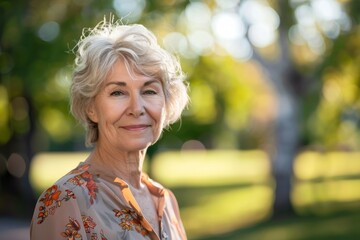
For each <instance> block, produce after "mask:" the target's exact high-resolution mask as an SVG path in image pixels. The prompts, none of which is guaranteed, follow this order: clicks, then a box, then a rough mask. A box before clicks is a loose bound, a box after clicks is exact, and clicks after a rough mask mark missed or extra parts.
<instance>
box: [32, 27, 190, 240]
mask: <svg viewBox="0 0 360 240" xmlns="http://www.w3.org/2000/svg"><path fill="white" fill-rule="evenodd" d="M88 33H89V34H88V35H87V36H84V37H82V38H81V39H80V41H79V43H78V45H77V57H76V59H75V71H74V74H73V79H72V85H71V111H72V113H73V115H74V116H75V118H76V119H78V120H79V121H80V122H81V123H82V124H84V126H85V128H86V130H87V134H86V144H87V145H88V146H89V145H90V146H91V145H94V149H93V151H92V152H91V154H90V155H89V157H88V158H87V159H86V160H85V161H84V162H82V163H80V164H79V166H78V167H77V168H75V169H74V170H72V171H71V172H69V173H68V174H67V175H65V176H64V177H62V178H61V179H60V180H58V181H57V182H56V183H55V184H54V185H53V186H52V187H50V188H49V189H47V190H46V191H45V192H44V193H43V194H42V195H41V196H40V197H39V200H38V202H37V205H36V207H35V212H34V216H33V219H32V224H31V239H32V240H37V239H39V240H43V239H89V240H90V239H186V234H185V231H184V228H183V225H182V222H181V219H180V215H179V209H178V205H177V202H176V199H175V197H174V195H173V194H172V193H171V192H170V191H169V190H167V189H165V188H163V187H162V186H161V185H160V184H158V183H156V182H154V181H153V180H151V179H150V178H149V177H148V176H147V175H146V174H145V173H143V172H142V166H143V162H144V158H145V154H146V150H147V148H148V147H149V146H150V145H152V144H154V143H155V142H156V141H157V140H158V139H159V137H160V135H161V132H162V130H163V128H165V127H167V126H168V125H169V124H171V123H173V122H175V121H177V120H178V118H179V117H180V115H181V112H182V110H183V109H184V107H185V106H186V104H187V102H188V95H187V87H186V85H185V83H184V76H183V74H182V71H181V69H180V65H179V63H178V61H177V60H176V59H175V58H174V57H172V56H171V55H170V54H169V53H168V52H166V51H165V50H163V49H162V48H160V47H159V45H158V44H157V42H156V38H155V37H154V35H153V34H152V33H151V32H150V31H148V30H147V29H146V28H145V27H143V26H142V25H128V26H125V25H121V24H119V23H113V22H110V23H109V22H106V21H104V22H102V23H100V24H99V25H98V26H97V27H95V28H94V29H92V30H90V31H89V32H88Z"/></svg>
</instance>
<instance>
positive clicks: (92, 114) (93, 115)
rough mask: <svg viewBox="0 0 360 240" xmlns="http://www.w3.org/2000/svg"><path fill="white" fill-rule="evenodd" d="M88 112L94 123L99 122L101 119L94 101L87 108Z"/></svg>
mask: <svg viewBox="0 0 360 240" xmlns="http://www.w3.org/2000/svg"><path fill="white" fill-rule="evenodd" d="M86 113H87V116H88V118H89V119H90V120H91V121H93V122H94V123H97V122H98V121H99V120H98V116H97V113H96V110H95V106H94V103H90V105H89V106H88V107H87V109H86Z"/></svg>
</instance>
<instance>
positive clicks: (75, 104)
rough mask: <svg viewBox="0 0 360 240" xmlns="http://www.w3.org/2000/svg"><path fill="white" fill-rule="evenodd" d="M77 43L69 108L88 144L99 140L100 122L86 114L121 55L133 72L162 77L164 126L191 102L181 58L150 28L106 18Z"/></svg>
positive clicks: (174, 120)
mask: <svg viewBox="0 0 360 240" xmlns="http://www.w3.org/2000/svg"><path fill="white" fill-rule="evenodd" d="M76 46H77V47H76V58H75V69H74V73H73V77H72V83H71V87H70V97H71V100H70V108H71V112H72V114H73V115H74V117H75V118H76V119H77V120H78V121H79V122H80V123H81V124H82V125H83V126H84V127H85V129H86V139H85V144H86V146H92V145H93V144H94V143H96V142H97V140H98V134H99V133H98V128H97V124H96V123H94V122H92V121H91V120H90V119H89V117H88V116H87V109H88V107H89V105H90V103H91V102H92V101H93V99H94V97H95V96H96V94H97V93H98V91H99V89H100V86H101V84H102V83H103V82H104V80H105V78H106V76H107V74H108V73H109V71H110V70H111V68H112V67H113V65H114V64H115V62H116V61H117V60H118V59H119V58H122V59H123V60H124V62H125V65H126V67H127V69H128V70H129V73H130V74H131V73H132V72H133V71H135V72H137V73H139V74H144V75H146V76H151V77H156V78H158V79H160V80H161V83H162V86H163V89H164V93H165V108H166V120H165V125H164V127H168V126H169V125H170V124H171V123H174V122H176V121H177V120H178V119H179V118H180V116H181V113H182V111H183V110H184V108H185V107H186V105H187V103H188V101H189V96H188V92H187V84H186V83H185V76H184V73H183V72H182V70H181V66H180V63H179V61H178V59H176V58H175V57H174V56H173V55H171V54H170V53H168V52H167V51H166V50H164V49H162V48H161V47H160V46H159V44H158V43H157V40H156V37H155V36H154V34H153V33H152V32H150V31H149V30H148V29H147V28H145V27H144V26H142V25H140V24H133V25H123V24H122V23H120V22H118V21H117V22H114V21H106V20H104V21H102V22H100V23H99V24H98V25H97V26H96V27H95V28H93V29H87V30H84V32H83V35H82V37H81V38H80V40H79V42H78V43H77V45H76Z"/></svg>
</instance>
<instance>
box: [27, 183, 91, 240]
mask: <svg viewBox="0 0 360 240" xmlns="http://www.w3.org/2000/svg"><path fill="white" fill-rule="evenodd" d="M76 197H77V196H75V194H74V193H73V192H72V191H71V190H69V189H66V188H65V187H60V186H59V185H53V186H52V187H50V188H49V189H47V190H46V191H45V192H44V193H43V194H42V195H41V196H40V197H39V199H38V202H37V204H36V206H35V210H34V215H33V218H32V221H31V226H30V239H31V240H44V239H52V240H56V239H59V240H60V239H61V240H64V239H82V240H86V239H87V236H86V232H85V228H84V225H83V221H82V216H81V213H80V210H79V207H78V204H77V199H76Z"/></svg>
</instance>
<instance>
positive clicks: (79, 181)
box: [67, 171, 98, 205]
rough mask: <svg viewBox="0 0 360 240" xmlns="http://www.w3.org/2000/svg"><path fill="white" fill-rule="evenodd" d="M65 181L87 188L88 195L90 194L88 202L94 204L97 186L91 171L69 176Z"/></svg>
mask: <svg viewBox="0 0 360 240" xmlns="http://www.w3.org/2000/svg"><path fill="white" fill-rule="evenodd" d="M67 182H70V183H73V184H75V185H76V186H80V187H85V188H87V190H88V195H89V196H90V204H91V205H93V204H94V202H95V200H96V194H97V192H98V187H97V185H96V182H95V181H94V176H93V175H92V174H91V173H89V172H88V171H85V172H83V173H81V174H78V175H76V176H74V177H72V178H70V179H69V180H68V181H67Z"/></svg>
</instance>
